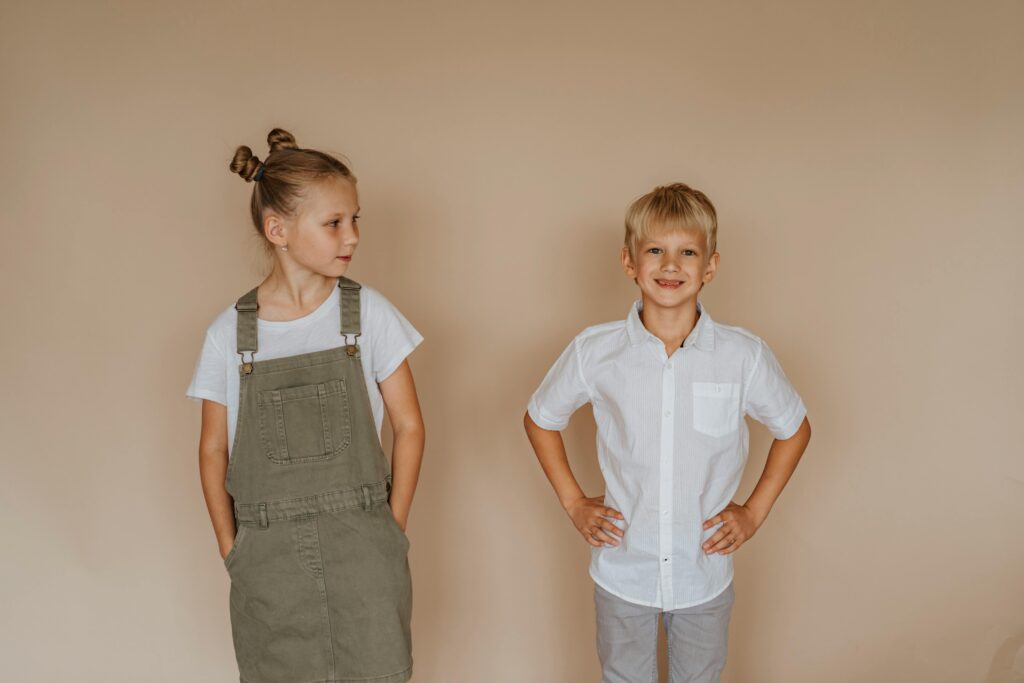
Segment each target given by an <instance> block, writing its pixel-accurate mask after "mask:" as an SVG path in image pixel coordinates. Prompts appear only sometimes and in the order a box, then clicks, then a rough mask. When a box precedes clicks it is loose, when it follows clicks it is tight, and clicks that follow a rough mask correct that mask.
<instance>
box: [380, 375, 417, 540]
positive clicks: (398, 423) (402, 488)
mask: <svg viewBox="0 0 1024 683" xmlns="http://www.w3.org/2000/svg"><path fill="white" fill-rule="evenodd" d="M379 386H380V393H381V396H382V397H383V398H384V406H385V408H387V411H388V420H390V422H391V429H392V431H393V432H394V435H395V440H394V446H393V448H392V451H391V500H390V503H391V513H392V514H393V515H394V516H395V520H396V521H397V522H398V526H400V527H402V529H403V530H404V529H405V525H406V524H407V523H408V521H409V508H410V507H412V497H413V494H414V493H416V483H417V482H418V481H419V478H420V463H421V462H422V460H423V441H424V429H423V416H422V415H421V414H420V402H419V399H418V398H417V397H416V385H415V384H414V383H413V381H412V370H410V369H409V363H408V361H402V364H401V365H399V366H398V369H397V370H395V371H394V372H393V373H391V375H390V376H388V378H387V379H385V380H384V381H383V382H381V383H380V385H379Z"/></svg>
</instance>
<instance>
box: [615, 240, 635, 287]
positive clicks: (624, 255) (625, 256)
mask: <svg viewBox="0 0 1024 683" xmlns="http://www.w3.org/2000/svg"><path fill="white" fill-rule="evenodd" d="M619 258H620V259H621V260H622V269H623V270H624V271H626V275H628V276H629V277H630V278H632V279H633V280H635V279H636V265H635V264H634V263H633V257H631V256H630V255H629V247H622V252H621V253H620V254H619Z"/></svg>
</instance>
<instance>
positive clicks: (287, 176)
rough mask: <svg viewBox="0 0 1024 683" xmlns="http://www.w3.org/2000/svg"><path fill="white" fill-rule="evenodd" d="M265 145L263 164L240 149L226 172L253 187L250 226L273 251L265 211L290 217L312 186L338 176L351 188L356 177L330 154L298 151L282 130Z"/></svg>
mask: <svg viewBox="0 0 1024 683" xmlns="http://www.w3.org/2000/svg"><path fill="white" fill-rule="evenodd" d="M267 145H269V147H270V154H269V155H267V160H266V161H260V158H259V157H257V156H254V155H253V153H252V150H251V149H249V148H248V147H246V146H245V145H242V146H241V147H239V148H238V149H236V150H235V156H234V157H233V158H232V159H231V164H230V166H229V168H230V169H231V172H232V173H237V174H238V175H240V176H242V178H243V179H244V180H245V182H247V183H248V182H252V183H253V184H254V186H253V188H252V199H251V200H250V202H249V210H250V212H251V213H252V224H253V226H254V227H255V228H256V232H257V233H259V235H260V236H261V237H263V238H264V242H265V246H267V247H268V249H273V246H274V245H273V244H272V243H271V242H270V240H268V239H266V235H264V234H263V218H264V216H265V214H266V212H267V210H273V211H275V212H277V213H279V214H281V215H282V216H292V215H294V213H295V209H296V207H297V206H298V204H299V201H300V200H301V199H302V198H303V196H304V195H305V190H306V187H308V186H309V185H310V184H311V183H314V182H316V181H318V180H322V179H324V178H328V177H331V176H338V177H341V178H345V179H346V180H348V181H349V182H350V183H353V184H354V183H355V182H356V177H355V176H354V175H353V174H352V171H351V170H350V169H349V167H348V166H347V165H345V164H344V163H343V162H341V161H339V160H338V159H336V158H334V157H333V156H331V155H330V154H325V153H324V152H320V151H317V150H315V149H302V148H300V147H299V146H298V144H296V142H295V136H294V135H292V134H291V133H289V132H288V131H286V130H282V129H281V128H275V129H274V130H272V131H270V134H269V135H267Z"/></svg>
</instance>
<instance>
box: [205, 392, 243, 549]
mask: <svg viewBox="0 0 1024 683" xmlns="http://www.w3.org/2000/svg"><path fill="white" fill-rule="evenodd" d="M227 471H228V409H227V406H225V405H223V404H221V403H217V402H216V401H209V400H205V399H204V400H203V426H202V429H201V430H200V434H199V479H200V481H201V482H202V485H203V496H204V497H205V498H206V507H207V509H208V510H209V512H210V521H211V522H213V533H214V534H215V535H216V537H217V545H218V546H220V556H221V559H223V558H225V557H227V554H228V551H230V550H231V545H232V544H233V543H234V542H235V512H234V502H233V501H232V500H231V495H230V494H229V493H228V492H227V489H225V488H224V479H225V477H226V476H227Z"/></svg>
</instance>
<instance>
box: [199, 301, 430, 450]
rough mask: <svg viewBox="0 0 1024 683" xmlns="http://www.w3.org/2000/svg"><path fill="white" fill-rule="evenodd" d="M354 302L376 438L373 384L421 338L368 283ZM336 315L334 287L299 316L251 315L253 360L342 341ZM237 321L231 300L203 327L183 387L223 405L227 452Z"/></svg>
mask: <svg viewBox="0 0 1024 683" xmlns="http://www.w3.org/2000/svg"><path fill="white" fill-rule="evenodd" d="M359 304H360V317H361V321H360V322H361V327H362V335H361V336H360V337H359V347H360V352H361V353H360V355H361V356H362V362H363V378H364V379H365V381H366V388H367V393H369V395H370V408H371V409H372V411H373V420H374V423H375V424H376V427H377V435H378V437H379V436H380V431H381V426H382V425H383V423H384V399H383V397H382V396H381V393H380V388H379V387H378V386H377V385H378V383H380V382H383V381H384V380H385V379H387V378H388V377H389V376H390V375H391V373H393V372H394V371H395V370H397V369H398V366H400V365H401V364H402V361H403V360H405V358H406V357H407V356H408V355H409V354H410V353H412V351H413V349H415V348H416V347H417V346H418V345H419V344H420V342H421V341H423V337H422V336H421V335H420V333H419V332H417V331H416V328H415V327H413V326H412V324H411V323H410V322H409V321H408V320H406V318H405V316H403V315H402V314H401V313H400V312H399V311H398V309H397V308H395V307H394V306H393V305H392V304H391V302H390V301H388V300H387V298H385V297H384V295H383V294H381V293H380V292H378V291H377V290H375V289H373V288H372V287H368V286H366V285H363V286H362V288H361V289H360V292H359ZM340 320H341V290H340V289H339V288H338V287H335V288H334V289H333V290H332V292H331V295H330V296H328V297H327V298H326V299H325V300H324V302H323V303H322V304H320V305H319V306H318V307H317V308H316V309H315V310H313V311H312V312H310V313H308V314H306V315H304V316H303V317H301V318H296V319H295V320H287V321H276V320H257V335H258V339H259V350H258V351H257V352H256V355H255V360H257V361H260V360H270V359H272V358H282V357H285V356H296V355H299V354H303V353H312V352H314V351H324V350H326V349H332V348H335V347H338V346H343V345H344V338H343V337H342V336H341V334H340ZM237 321H238V314H237V312H236V311H235V305H234V303H232V304H231V305H230V306H228V307H227V308H226V309H225V310H224V311H222V312H221V313H220V314H219V315H218V316H217V317H216V318H215V319H214V321H213V322H212V323H211V324H210V326H209V328H207V330H206V339H205V340H204V341H203V348H202V351H201V352H200V354H199V360H198V362H197V363H196V367H195V371H194V372H193V374H192V382H191V384H189V386H188V389H187V390H186V391H185V395H186V396H187V397H189V398H191V399H193V400H196V401H199V400H202V399H207V400H210V401H216V402H217V403H222V404H224V405H225V406H227V409H228V454H229V456H230V454H231V453H230V451H231V448H232V447H233V445H234V441H235V424H236V422H237V420H238V393H239V376H238V366H239V364H240V363H241V359H240V357H239V355H238V351H237V349H236V344H235V341H236V339H237V328H236V325H237ZM246 359H248V355H246Z"/></svg>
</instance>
